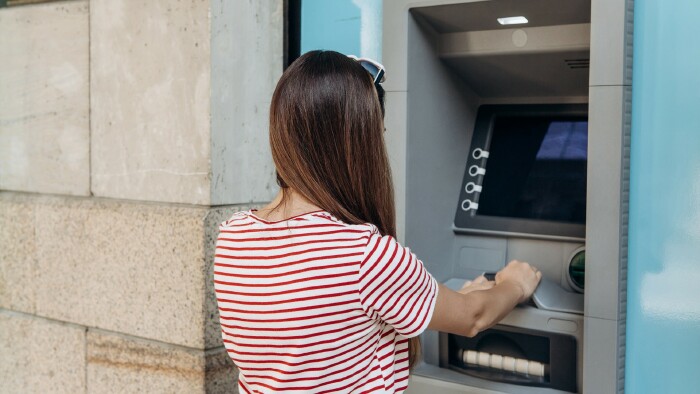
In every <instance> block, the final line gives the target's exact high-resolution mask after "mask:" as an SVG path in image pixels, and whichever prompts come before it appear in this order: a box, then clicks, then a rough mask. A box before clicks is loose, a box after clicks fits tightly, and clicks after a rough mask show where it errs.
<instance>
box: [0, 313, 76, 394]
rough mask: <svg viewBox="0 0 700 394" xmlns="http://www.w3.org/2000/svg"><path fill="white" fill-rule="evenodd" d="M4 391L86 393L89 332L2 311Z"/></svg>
mask: <svg viewBox="0 0 700 394" xmlns="http://www.w3.org/2000/svg"><path fill="white" fill-rule="evenodd" d="M0 391H1V392H3V393H49V392H50V393H70V394H73V393H84V392H85V328H84V327H79V326H76V325H72V324H65V323H60V322H54V321H50V320H46V319H42V318H37V317H33V316H31V315H25V314H20V313H16V312H9V311H5V310H1V309H0Z"/></svg>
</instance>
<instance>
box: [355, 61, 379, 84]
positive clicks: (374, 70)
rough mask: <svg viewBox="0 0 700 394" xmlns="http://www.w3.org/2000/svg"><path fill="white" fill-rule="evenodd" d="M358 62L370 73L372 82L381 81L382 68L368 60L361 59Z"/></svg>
mask: <svg viewBox="0 0 700 394" xmlns="http://www.w3.org/2000/svg"><path fill="white" fill-rule="evenodd" d="M360 64H361V65H362V67H364V68H365V70H367V71H368V72H369V73H370V74H371V75H372V80H373V81H374V83H379V82H382V81H383V76H384V70H382V69H381V68H379V67H377V66H376V65H375V64H373V63H370V62H368V61H361V62H360Z"/></svg>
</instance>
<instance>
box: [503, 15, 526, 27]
mask: <svg viewBox="0 0 700 394" xmlns="http://www.w3.org/2000/svg"><path fill="white" fill-rule="evenodd" d="M497 21H498V23H500V24H502V25H521V24H523V23H527V18H525V17H524V16H509V17H507V18H498V19H497Z"/></svg>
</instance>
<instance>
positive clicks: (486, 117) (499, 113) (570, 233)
mask: <svg viewBox="0 0 700 394" xmlns="http://www.w3.org/2000/svg"><path fill="white" fill-rule="evenodd" d="M504 116H533V117H535V116H536V117H544V116H553V117H563V116H585V117H586V118H587V117H588V104H503V105H493V104H486V105H481V106H480V107H479V109H478V111H477V117H476V122H475V125H474V133H473V134H472V139H471V145H470V148H469V155H468V159H467V163H466V167H465V171H464V177H463V179H462V184H461V187H460V193H459V201H458V203H457V210H456V213H455V220H454V225H453V230H454V231H455V232H456V233H477V234H485V235H501V236H503V235H505V236H513V237H525V238H540V239H558V240H572V241H581V240H584V239H585V237H586V225H585V224H579V223H568V222H559V221H551V220H537V219H524V218H516V217H499V216H486V215H479V213H478V209H477V210H475V211H474V210H470V211H464V210H463V209H462V208H461V207H462V203H463V201H464V200H465V199H473V200H474V202H477V203H478V198H476V199H475V198H474V196H477V197H478V193H467V192H466V190H465V186H466V184H467V183H468V182H475V181H476V182H475V183H476V184H477V185H482V184H483V181H484V175H478V176H476V177H474V176H470V175H469V168H470V167H471V166H473V165H476V166H478V167H486V163H487V160H488V159H486V158H480V159H477V158H475V157H474V156H473V155H472V152H473V151H474V149H476V148H482V149H485V150H488V147H489V145H490V143H491V138H492V135H493V124H494V120H495V119H496V118H498V117H504Z"/></svg>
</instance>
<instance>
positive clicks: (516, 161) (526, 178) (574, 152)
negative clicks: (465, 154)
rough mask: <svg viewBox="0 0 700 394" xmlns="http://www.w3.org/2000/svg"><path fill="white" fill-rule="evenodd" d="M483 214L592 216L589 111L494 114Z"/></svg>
mask: <svg viewBox="0 0 700 394" xmlns="http://www.w3.org/2000/svg"><path fill="white" fill-rule="evenodd" d="M492 127H493V128H492V132H491V142H490V144H489V145H490V146H489V151H490V156H489V158H488V162H487V165H486V173H485V175H484V178H483V191H482V193H481V195H480V197H479V210H478V215H486V216H497V217H508V218H522V219H536V220H551V221H557V222H567V223H580V224H584V223H585V221H586V153H587V145H588V119H587V118H586V117H581V116H579V117H576V116H572V117H551V116H547V117H527V116H507V117H495V118H494V119H493V125H492Z"/></svg>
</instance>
